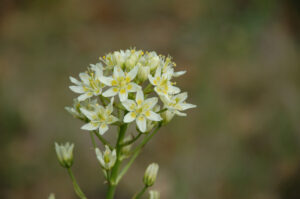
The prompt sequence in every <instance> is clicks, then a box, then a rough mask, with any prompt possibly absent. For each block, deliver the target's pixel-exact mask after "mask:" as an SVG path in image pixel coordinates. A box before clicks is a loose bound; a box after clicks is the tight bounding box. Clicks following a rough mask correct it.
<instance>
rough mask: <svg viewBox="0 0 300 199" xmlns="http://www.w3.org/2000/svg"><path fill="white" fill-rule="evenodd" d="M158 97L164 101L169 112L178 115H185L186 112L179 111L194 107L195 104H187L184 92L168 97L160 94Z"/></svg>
mask: <svg viewBox="0 0 300 199" xmlns="http://www.w3.org/2000/svg"><path fill="white" fill-rule="evenodd" d="M160 97H161V100H162V101H163V103H164V107H165V108H167V109H168V111H170V112H171V113H174V114H176V115H179V116H186V113H182V112H180V111H184V110H186V109H190V108H195V107H196V105H194V104H189V103H186V102H185V100H186V99H187V97H188V95H187V93H186V92H184V93H180V94H178V95H174V96H169V97H166V96H164V95H161V96H160ZM169 114H170V113H169Z"/></svg>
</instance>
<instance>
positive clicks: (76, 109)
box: [65, 99, 97, 120]
mask: <svg viewBox="0 0 300 199" xmlns="http://www.w3.org/2000/svg"><path fill="white" fill-rule="evenodd" d="M96 104H97V100H96V99H94V100H90V99H86V100H85V101H82V102H79V101H78V99H74V100H73V107H65V109H66V110H67V111H68V112H69V113H70V114H71V115H72V116H73V117H75V118H79V119H82V120H84V119H85V118H86V116H85V115H84V114H82V113H81V111H80V108H85V109H87V110H93V109H94V107H95V105H96Z"/></svg>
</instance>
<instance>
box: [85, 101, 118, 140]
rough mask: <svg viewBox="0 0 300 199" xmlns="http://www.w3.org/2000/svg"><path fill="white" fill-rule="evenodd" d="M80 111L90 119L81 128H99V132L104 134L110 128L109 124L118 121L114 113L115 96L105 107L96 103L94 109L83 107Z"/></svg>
mask: <svg viewBox="0 0 300 199" xmlns="http://www.w3.org/2000/svg"><path fill="white" fill-rule="evenodd" d="M80 111H81V112H82V113H83V114H84V115H85V116H86V117H87V118H88V119H89V120H90V122H89V123H87V124H85V125H83V126H82V127H81V128H82V129H84V130H88V131H93V130H96V129H99V133H100V134H101V135H103V134H104V133H105V132H106V131H107V130H108V125H109V124H112V123H115V122H116V121H118V118H116V117H115V116H113V115H112V112H113V98H112V99H111V103H110V104H109V105H108V106H107V107H106V108H104V107H103V106H101V105H99V104H96V105H95V106H94V110H93V111H89V110H87V109H85V108H81V109H80Z"/></svg>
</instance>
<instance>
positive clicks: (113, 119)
mask: <svg viewBox="0 0 300 199" xmlns="http://www.w3.org/2000/svg"><path fill="white" fill-rule="evenodd" d="M117 121H119V119H118V118H117V117H115V116H113V115H110V116H109V119H108V122H107V123H108V124H112V123H115V122H117Z"/></svg>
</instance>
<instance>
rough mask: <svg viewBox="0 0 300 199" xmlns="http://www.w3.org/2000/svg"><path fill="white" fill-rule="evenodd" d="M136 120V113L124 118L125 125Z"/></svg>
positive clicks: (128, 114) (130, 113)
mask: <svg viewBox="0 0 300 199" xmlns="http://www.w3.org/2000/svg"><path fill="white" fill-rule="evenodd" d="M135 118H136V114H135V113H134V112H129V113H127V114H126V115H125V117H124V122H125V123H130V122H132V121H133V120H135Z"/></svg>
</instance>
